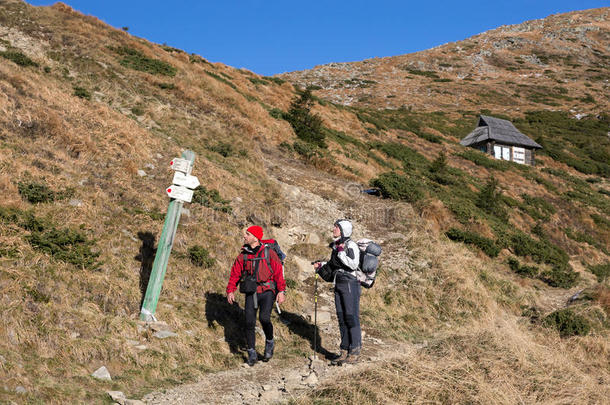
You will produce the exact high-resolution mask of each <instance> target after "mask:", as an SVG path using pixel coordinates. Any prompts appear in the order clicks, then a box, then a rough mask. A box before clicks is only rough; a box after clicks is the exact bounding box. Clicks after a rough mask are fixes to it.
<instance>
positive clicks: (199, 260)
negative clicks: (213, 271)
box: [188, 245, 216, 269]
mask: <svg viewBox="0 0 610 405" xmlns="http://www.w3.org/2000/svg"><path fill="white" fill-rule="evenodd" d="M188 255H189V259H190V260H191V263H193V264H194V265H195V266H199V267H203V268H204V269H207V268H210V267H212V266H214V264H216V259H214V258H213V257H210V254H209V252H208V251H207V249H205V248H204V247H203V246H199V245H195V246H191V247H190V248H189V250H188Z"/></svg>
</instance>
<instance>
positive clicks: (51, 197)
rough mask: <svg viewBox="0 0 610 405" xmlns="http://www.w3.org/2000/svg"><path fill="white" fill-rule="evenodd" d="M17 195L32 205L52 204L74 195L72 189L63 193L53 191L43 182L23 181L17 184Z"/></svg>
mask: <svg viewBox="0 0 610 405" xmlns="http://www.w3.org/2000/svg"><path fill="white" fill-rule="evenodd" d="M17 191H18V192H19V195H20V196H21V197H22V198H24V199H25V200H27V201H28V202H30V203H32V204H39V203H47V202H53V201H55V200H62V199H65V198H69V197H71V196H72V195H73V194H74V189H72V188H68V189H66V190H64V191H59V192H58V191H53V190H51V189H50V188H49V186H47V185H46V184H45V183H44V182H37V181H34V180H31V179H27V178H26V179H25V180H22V181H20V182H18V183H17Z"/></svg>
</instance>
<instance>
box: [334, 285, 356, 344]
mask: <svg viewBox="0 0 610 405" xmlns="http://www.w3.org/2000/svg"><path fill="white" fill-rule="evenodd" d="M335 308H336V310H337V319H338V320H339V332H340V333H341V344H340V345H339V347H340V348H341V349H343V350H349V351H350V352H352V351H359V350H360V347H361V346H362V332H361V330H360V282H359V281H358V280H356V279H351V278H347V277H345V278H344V277H340V276H337V280H336V284H335Z"/></svg>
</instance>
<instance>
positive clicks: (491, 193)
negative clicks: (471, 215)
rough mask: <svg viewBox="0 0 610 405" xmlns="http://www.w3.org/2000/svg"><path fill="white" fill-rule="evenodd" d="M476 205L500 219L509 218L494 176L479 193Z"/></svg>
mask: <svg viewBox="0 0 610 405" xmlns="http://www.w3.org/2000/svg"><path fill="white" fill-rule="evenodd" d="M475 205H476V206H477V207H479V208H481V209H482V210H483V211H485V212H487V213H488V214H491V215H495V216H496V217H498V218H507V217H508V214H507V213H506V210H505V209H504V206H503V202H502V191H501V190H500V189H499V188H498V180H497V179H496V178H495V177H493V176H492V177H490V178H489V179H488V180H487V183H486V184H485V186H484V187H483V188H482V189H481V191H480V192H479V195H478V197H477V201H476V203H475Z"/></svg>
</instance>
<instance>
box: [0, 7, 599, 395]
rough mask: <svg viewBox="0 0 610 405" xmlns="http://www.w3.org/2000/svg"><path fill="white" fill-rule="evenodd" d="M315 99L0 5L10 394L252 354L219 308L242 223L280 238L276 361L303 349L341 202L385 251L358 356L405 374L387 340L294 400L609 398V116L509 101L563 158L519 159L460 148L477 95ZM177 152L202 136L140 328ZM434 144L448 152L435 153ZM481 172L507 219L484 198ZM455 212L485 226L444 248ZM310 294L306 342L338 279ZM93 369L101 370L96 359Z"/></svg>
mask: <svg viewBox="0 0 610 405" xmlns="http://www.w3.org/2000/svg"><path fill="white" fill-rule="evenodd" d="M596 12H597V11H596ZM600 32H601V31H600ZM587 35H589V33H587ZM604 55H607V50H606V51H604ZM557 70H558V72H559V73H561V72H563V65H557ZM561 74H563V73H561ZM416 76H419V75H416ZM438 83H439V85H443V86H444V85H449V86H450V85H452V84H451V83H449V82H438ZM592 86H594V87H593V88H594V89H596V88H597V87H595V86H597V84H592ZM307 94H308V93H307V92H303V91H300V90H298V89H295V88H294V87H293V86H292V85H291V84H289V83H287V82H284V81H283V80H281V79H278V78H273V77H271V78H270V77H261V76H258V75H256V74H254V73H252V72H248V71H244V70H238V69H234V68H232V67H229V66H226V65H223V64H220V63H216V64H211V63H209V62H207V61H206V60H205V59H204V58H202V57H201V56H199V55H193V54H187V53H186V52H184V51H181V50H178V49H174V48H170V47H167V46H161V45H158V44H152V43H150V42H148V41H145V40H143V39H141V38H136V37H133V36H131V35H129V34H128V33H126V32H123V31H121V30H117V29H114V28H112V27H109V26H107V25H105V24H104V23H102V22H100V21H99V20H97V19H96V18H95V17H91V16H84V15H82V14H80V13H78V12H75V11H74V10H72V9H71V8H69V7H68V6H66V5H63V4H61V3H58V4H56V5H54V6H52V7H31V6H29V5H27V4H26V3H24V2H21V1H16V0H3V1H0V109H1V111H2V112H3V114H1V115H0V190H2V192H3V195H4V196H5V198H4V199H3V200H2V202H1V203H0V322H1V325H2V327H0V379H2V381H3V383H2V384H0V401H1V402H9V403H10V402H11V401H13V402H16V403H66V402H76V403H104V402H107V401H108V398H107V395H106V393H105V392H106V391H108V390H121V391H123V392H125V394H126V395H127V396H128V397H130V398H143V397H145V395H146V394H149V393H151V392H156V391H158V390H162V389H165V388H169V387H175V386H177V385H180V384H184V383H188V382H196V381H197V380H200V379H203V380H204V384H205V383H206V381H207V382H209V381H210V380H206V378H208V377H209V376H210V375H212V374H213V376H212V377H209V378H211V380H213V379H214V378H215V376H217V374H214V373H218V372H229V373H230V372H234V371H235V370H234V369H235V368H239V367H240V366H241V365H242V364H243V360H244V357H243V346H244V341H243V340H244V339H243V335H242V322H241V317H242V316H243V311H242V309H241V308H240V307H239V306H229V305H228V304H227V303H226V300H225V297H224V289H225V286H226V281H227V276H228V269H229V267H230V265H231V263H232V260H233V259H234V256H235V255H236V254H237V252H238V250H239V247H240V242H241V238H240V233H241V230H242V228H243V227H244V226H245V225H247V224H251V223H257V224H260V225H262V226H263V227H264V228H265V230H266V234H267V235H268V236H272V237H276V238H277V239H278V240H279V241H280V243H281V244H282V247H283V248H284V249H285V251H287V252H288V253H289V260H288V262H287V266H286V276H287V278H288V279H289V287H290V293H289V299H288V301H287V303H286V304H285V305H284V306H283V308H282V311H283V313H282V319H283V320H284V321H287V322H286V323H284V322H280V319H279V318H278V317H277V315H274V324H275V328H276V334H277V338H278V345H277V352H276V356H275V358H274V359H273V362H272V363H270V365H271V366H274V367H275V366H277V367H278V368H281V369H286V370H291V369H298V368H300V367H302V366H304V365H306V361H307V360H306V359H307V357H308V356H310V355H311V353H312V346H313V333H314V328H313V325H312V321H311V318H310V316H311V313H312V311H313V299H312V297H313V285H314V278H313V273H312V269H311V266H310V264H309V263H310V261H311V260H315V259H319V258H321V257H324V256H326V255H327V254H328V251H327V242H328V238H329V234H328V231H329V227H330V224H332V222H333V221H334V220H335V219H337V218H344V217H349V218H352V219H353V221H354V223H355V229H356V236H358V237H361V236H368V237H372V238H374V239H375V240H378V241H379V242H380V243H381V244H382V246H383V248H384V255H383V258H382V267H381V271H380V276H379V280H378V282H377V283H376V285H375V288H373V289H372V290H370V291H366V292H365V293H364V294H363V298H362V305H363V311H362V323H363V328H364V331H365V332H366V338H365V342H369V343H370V345H369V347H368V349H367V348H366V347H365V356H367V355H368V356H374V353H373V351H374V350H377V349H375V348H380V347H381V348H383V347H382V346H383V345H378V344H377V342H378V341H382V342H383V343H384V345H389V346H391V347H409V348H410V347H418V348H419V350H418V352H417V353H416V354H415V361H412V363H411V366H410V368H409V369H408V370H405V369H404V364H403V363H402V361H400V362H397V361H388V362H386V361H381V360H383V359H387V357H385V354H383V355H379V359H378V360H380V362H379V363H377V364H375V365H374V367H372V370H373V371H364V372H360V370H359V369H358V370H357V371H358V373H356V374H355V375H356V377H357V378H358V381H360V382H361V387H362V388H361V389H360V390H358V391H357V392H352V391H349V390H346V389H345V387H343V386H341V385H338V384H337V383H333V382H329V381H327V380H323V381H322V382H321V384H319V385H316V384H313V385H314V386H313V387H311V388H312V390H311V391H306V392H305V396H303V397H299V399H298V401H301V402H304V403H308V402H313V401H316V400H320V401H333V402H342V403H352V402H353V401H354V400H360V401H361V402H376V403H378V402H379V398H383V397H387V398H391V399H392V400H394V401H396V402H400V401H401V400H405V398H406V399H407V400H408V399H410V398H415V399H420V400H430V401H438V402H459V401H463V402H468V401H482V400H481V398H485V399H489V401H485V402H490V401H496V402H515V401H513V399H515V398H521V400H525V401H527V400H531V401H547V402H555V401H561V400H562V398H570V399H573V402H579V401H582V402H593V403H595V402H601V401H602V400H603V398H605V397H607V394H608V392H607V387H608V384H607V382H608V381H610V376H609V374H610V371H609V370H608V369H607V364H608V363H609V362H608V353H609V352H610V351H609V350H608V339H607V336H608V312H609V311H610V300H609V297H610V293H609V288H608V278H607V274H606V273H607V270H605V269H606V267H604V266H607V265H606V263H608V252H607V246H608V242H609V241H610V228H609V227H608V224H609V221H610V218H609V217H608V208H607V207H608V204H609V197H608V183H607V174H605V173H606V172H605V171H604V170H605V166H604V165H603V163H604V162H603V159H604V156H605V155H604V153H605V152H604V151H605V149H604V148H606V146H605V145H606V144H603V143H602V141H603V139H604V137H605V136H606V132H607V130H606V127H607V123H608V119H607V117H606V116H604V115H603V114H601V115H599V116H591V117H586V118H583V119H582V120H575V119H572V118H571V117H570V116H566V115H563V113H562V112H555V113H553V112H551V113H550V114H551V115H550V116H548V117H550V119H548V117H547V116H546V115H544V114H547V113H549V112H540V111H530V112H529V114H530V115H527V114H525V115H524V116H523V117H519V118H520V119H522V122H520V123H518V125H523V126H529V127H530V128H537V131H540V133H541V136H542V137H543V138H544V140H545V141H546V144H545V147H546V148H547V149H548V150H549V151H552V152H553V153H548V154H547V155H542V156H540V158H539V166H537V167H535V168H525V167H520V166H517V165H514V164H502V163H500V162H496V161H493V160H491V159H488V158H485V157H484V156H482V155H480V154H477V153H476V152H472V151H468V150H465V149H464V148H462V147H460V146H459V145H458V144H457V140H458V139H459V138H460V137H462V136H464V135H465V134H466V133H468V132H469V131H470V130H471V129H472V127H474V124H475V120H476V114H477V113H478V111H479V110H481V109H483V108H485V107H484V106H479V105H476V104H473V105H472V108H473V109H474V108H475V105H476V111H470V112H462V113H459V112H457V111H455V110H448V111H447V112H446V113H445V112H442V111H436V110H435V111H434V112H430V111H428V110H427V109H426V108H424V106H423V105H422V106H421V109H419V108H418V109H412V111H408V110H407V109H404V110H392V111H386V110H383V106H384V105H383V104H380V105H378V106H377V105H372V106H373V107H375V108H368V107H362V106H359V107H357V108H356V107H350V106H345V105H341V104H333V103H329V102H327V101H324V100H323V99H321V98H317V97H315V96H314V97H310V98H308V96H307ZM316 94H317V93H316ZM596 94H597V93H596ZM397 97H398V96H397ZM594 98H596V99H597V96H594ZM299 100H302V103H301V104H299V102H298V101H299ZM561 102H562V103H563V101H561ZM299 105H301V106H302V105H307V106H309V107H310V110H309V111H308V113H309V114H317V117H318V119H314V120H312V121H315V122H318V123H319V124H320V125H319V127H317V128H315V133H314V134H313V136H312V134H311V133H302V132H298V131H299V130H298V128H299V126H298V125H297V124H298V122H295V117H297V116H298V115H299V114H300V113H303V112H304V111H303V109H301V110H298V109H297V110H295V108H296V107H295V106H299ZM377 107H380V108H377ZM561 107H562V108H563V109H564V111H567V109H569V108H570V105H563V104H562V106H561ZM553 114H557V115H553ZM306 116H307V117H311V116H310V115H306ZM541 117H542V118H545V119H541ZM551 121H552V124H553V125H550V122H551ZM295 130H296V131H297V132H295ZM550 134H560V135H561V136H556V137H555V136H553V137H551V136H550ZM579 134H581V135H582V134H585V135H586V136H587V137H590V138H591V139H595V140H596V142H599V145H601V146H597V147H590V145H588V144H587V143H586V142H581V138H578V136H577V135H579ZM585 135H583V136H585ZM312 138H313V139H314V140H318V141H320V140H321V141H320V142H317V141H316V142H312ZM587 139H589V138H587ZM185 149H191V150H193V151H194V152H196V154H197V158H196V160H195V164H194V171H193V174H194V175H196V176H198V178H199V179H200V181H201V183H202V185H203V187H202V188H201V189H199V190H198V192H197V198H196V199H195V202H193V203H192V204H189V205H188V206H187V207H186V208H187V210H186V211H185V213H184V214H183V216H182V219H181V222H180V226H179V228H178V233H177V235H176V239H175V241H174V248H173V252H172V256H171V259H170V262H169V266H168V271H167V275H166V278H165V282H164V285H163V291H162V294H161V298H160V301H159V306H158V308H157V317H158V318H159V319H160V320H162V321H163V322H160V323H155V324H145V323H142V322H139V321H138V314H139V309H140V302H141V299H142V292H143V289H144V288H145V287H146V279H147V277H148V274H149V272H150V268H151V265H152V260H153V258H154V252H155V250H154V249H155V246H156V242H157V238H158V237H159V234H160V231H161V228H162V226H163V220H164V216H165V212H166V209H167V203H168V199H167V197H166V195H165V191H164V190H165V187H166V186H168V185H169V184H170V182H171V175H172V173H171V170H170V169H169V161H170V160H171V159H172V158H174V157H178V156H180V154H181V152H182V151H183V150H185ZM440 152H444V154H445V158H446V162H445V165H443V164H442V163H438V164H433V163H434V162H435V161H437V160H438V157H439V154H440ZM594 152H595V153H598V154H595V153H594ZM575 156H578V157H581V158H579V160H578V161H579V162H580V161H583V162H585V161H586V162H587V165H585V166H584V167H581V166H579V165H578V164H577V163H575V162H574V159H573V158H574V157H575ZM570 158H572V159H571V160H570ZM600 159H601V160H600ZM570 164H572V165H570ZM574 166H578V167H574ZM433 167H434V168H436V169H434V170H431V169H432V168H433ZM587 171H588V173H585V172H587ZM491 175H493V176H495V178H496V179H498V181H499V186H498V189H499V190H500V191H501V193H495V194H493V193H492V194H493V195H494V196H496V197H497V198H498V200H497V201H495V202H496V203H497V204H498V205H497V207H499V208H500V211H501V212H503V213H505V215H506V216H498V215H497V213H494V212H488V211H485V210H483V209H482V208H481V207H480V206H479V205H477V204H476V203H477V201H478V199H479V198H480V197H481V196H482V195H485V193H484V190H486V187H485V185H486V182H487V181H488V178H489V176H491ZM394 180H397V181H396V182H394ZM369 181H373V182H374V183H376V184H379V185H381V186H384V187H385V189H386V190H387V189H388V187H387V186H389V185H394V186H396V187H397V190H396V191H397V193H395V194H393V193H390V194H391V195H388V197H392V196H394V197H397V198H396V199H392V198H378V197H373V196H368V195H364V193H361V192H360V191H361V190H362V189H363V188H365V187H368V184H369ZM403 187H405V188H404V189H403ZM450 228H456V229H458V230H460V231H468V232H471V233H474V234H476V235H479V236H483V237H485V238H486V239H477V240H479V241H481V240H483V242H484V243H483V244H482V245H480V246H479V247H477V246H476V245H472V244H470V245H468V246H466V245H464V244H462V243H454V242H452V241H450V240H449V239H448V238H446V237H445V233H446V232H448V231H449V230H450ZM519 243H521V245H523V246H526V245H527V246H529V247H530V248H531V250H529V251H525V252H524V251H522V250H520V249H519V247H520V245H519ZM481 248H483V249H487V248H491V251H497V252H498V254H497V256H495V257H490V256H488V255H486V254H485V253H483V252H484V251H489V250H482V249H481ZM509 259H514V260H518V261H519V265H518V266H517V268H516V269H511V266H510V265H509V264H508V263H507V261H508V260H509ZM513 267H514V265H513ZM530 267H535V268H536V269H537V270H536V271H537V273H535V274H533V273H532V271H530V270H531V269H530ZM524 269H525V270H528V271H530V273H527V272H526V271H525V270H524ZM555 270H558V271H555ZM525 273H527V274H525ZM553 283H555V284H556V285H557V284H561V285H562V286H563V287H566V288H561V287H557V286H554V285H553ZM320 288H321V289H325V290H326V291H324V293H325V294H326V297H325V298H324V300H323V303H324V305H323V306H324V307H325V308H319V309H320V311H325V314H326V315H327V316H328V318H331V321H330V322H329V323H328V324H324V326H322V327H321V328H320V332H319V333H320V336H319V339H317V341H318V342H320V345H321V347H324V349H326V350H328V351H333V350H336V338H337V333H336V330H335V329H334V320H332V317H333V314H332V312H333V311H332V309H331V308H332V297H331V296H330V294H329V293H328V289H329V285H324V286H323V287H320ZM577 292H580V294H579V295H578V296H575V293H577ZM574 296H575V298H574V299H572V300H571V301H570V305H569V308H568V304H567V302H566V300H567V299H568V298H569V297H574ZM557 310H559V311H560V312H556V311H557ZM566 310H567V312H566ZM564 321H565V323H564ZM565 325H568V326H569V328H571V329H570V331H568V332H569V333H568V332H566V331H565V327H564V326H565ZM562 328H564V329H562ZM558 329H559V330H560V331H561V332H560V331H558ZM159 330H171V331H173V332H175V333H176V334H177V336H172V337H169V338H165V339H163V338H160V337H159V335H158V334H156V332H158V331H159ZM560 333H561V335H563V338H562V337H560ZM375 339H376V340H375ZM259 343H261V342H260V339H259ZM366 350H370V351H369V352H368V354H367V352H366ZM323 354H324V352H323V351H322V350H321V353H320V356H323ZM386 354H387V353H386ZM480 359H483V360H484V361H480ZM102 365H104V366H106V367H107V368H108V370H109V371H110V374H111V376H112V381H99V380H96V379H94V378H92V377H91V376H90V375H91V373H92V372H93V371H95V370H96V369H98V368H99V367H100V366H102ZM444 365H448V366H447V367H445V366H444ZM464 370H466V371H468V370H470V371H471V372H467V373H464ZM548 370H550V372H547V371H548ZM341 372H343V371H341ZM254 373H259V371H258V370H254ZM260 373H263V372H260ZM371 373H373V374H371ZM237 374H239V372H237ZM532 375H534V376H535V378H534V381H533V382H532V383H531V384H528V383H523V381H531V379H530V378H531V376H532ZM403 376H404V377H403ZM498 376H504V377H503V378H504V380H503V381H505V383H504V384H503V385H499V386H498V384H497V383H496V382H497V381H498V378H499V377H498ZM421 381H428V382H430V385H422V384H419V382H421ZM459 381H467V384H466V385H461V384H459V383H458V382H459ZM599 382H601V383H599ZM596 383H599V384H598V385H596ZM395 387H404V389H402V390H400V389H398V390H396V389H394V388H395ZM348 391H349V392H348ZM604 395H605V396H604Z"/></svg>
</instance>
